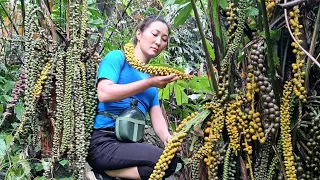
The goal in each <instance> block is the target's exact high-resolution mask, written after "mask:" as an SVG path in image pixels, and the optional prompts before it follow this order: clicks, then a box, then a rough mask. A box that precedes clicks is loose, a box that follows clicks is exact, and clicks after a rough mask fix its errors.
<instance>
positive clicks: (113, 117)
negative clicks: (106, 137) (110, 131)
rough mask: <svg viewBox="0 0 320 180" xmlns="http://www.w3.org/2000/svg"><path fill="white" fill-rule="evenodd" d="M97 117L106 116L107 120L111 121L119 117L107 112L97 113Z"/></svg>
mask: <svg viewBox="0 0 320 180" xmlns="http://www.w3.org/2000/svg"><path fill="white" fill-rule="evenodd" d="M98 114H99V115H103V116H107V117H109V118H112V119H117V118H118V117H119V116H117V115H114V114H112V113H109V112H107V111H103V112H98Z"/></svg>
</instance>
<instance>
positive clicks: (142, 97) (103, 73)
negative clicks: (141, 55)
mask: <svg viewBox="0 0 320 180" xmlns="http://www.w3.org/2000/svg"><path fill="white" fill-rule="evenodd" d="M148 77H150V75H149V74H147V73H143V72H140V71H138V70H136V69H134V68H133V67H131V66H130V65H129V63H128V62H127V61H126V60H125V56H124V53H123V52H122V51H120V50H113V51H110V52H109V53H108V54H107V55H106V56H105V57H104V58H103V59H102V61H101V62H100V65H99V69H98V81H99V79H101V78H106V79H109V80H111V81H112V82H113V83H115V84H128V83H132V82H135V81H139V80H143V79H146V78H148ZM132 97H133V98H135V99H137V100H138V108H139V109H140V110H141V111H142V112H143V113H144V115H146V112H148V111H149V110H150V108H151V107H153V106H155V105H159V99H158V90H157V88H156V87H151V88H148V89H146V90H145V91H143V92H141V93H139V94H136V95H134V96H132ZM130 102H131V97H129V98H126V99H123V100H120V101H116V102H104V103H103V102H99V101H98V107H97V112H103V111H107V112H110V113H112V114H115V115H119V114H120V113H121V112H122V111H123V110H125V109H126V108H128V107H129V106H130ZM114 124H115V120H114V119H112V118H109V117H106V116H103V115H99V114H97V115H96V116H95V119H94V125H93V127H94V128H95V129H99V128H106V127H114Z"/></svg>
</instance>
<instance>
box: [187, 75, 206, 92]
mask: <svg viewBox="0 0 320 180" xmlns="http://www.w3.org/2000/svg"><path fill="white" fill-rule="evenodd" d="M188 84H189V86H190V87H191V89H192V90H193V91H202V92H211V89H210V84H209V80H208V78H207V77H194V78H193V79H192V80H190V81H189V83H188Z"/></svg>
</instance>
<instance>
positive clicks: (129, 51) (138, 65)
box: [124, 43, 192, 81]
mask: <svg viewBox="0 0 320 180" xmlns="http://www.w3.org/2000/svg"><path fill="white" fill-rule="evenodd" d="M124 51H125V56H126V60H127V61H128V63H129V64H130V65H131V66H132V67H133V68H135V69H137V70H138V71H141V72H145V73H148V74H151V75H154V76H167V75H170V74H176V75H177V76H178V77H179V79H182V80H186V81H187V80H191V79H192V76H191V75H188V74H185V73H183V72H181V71H178V70H175V69H172V68H169V67H158V66H151V65H149V64H145V63H143V62H140V61H139V60H138V59H137V58H136V57H135V56H134V45H133V44H131V43H127V44H125V46H124Z"/></svg>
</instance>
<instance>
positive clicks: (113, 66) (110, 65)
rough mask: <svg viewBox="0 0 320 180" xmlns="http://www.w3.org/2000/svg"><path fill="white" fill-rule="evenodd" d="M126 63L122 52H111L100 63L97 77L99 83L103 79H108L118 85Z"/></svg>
mask: <svg viewBox="0 0 320 180" xmlns="http://www.w3.org/2000/svg"><path fill="white" fill-rule="evenodd" d="M124 61H125V57H124V54H123V53H122V51H120V50H113V51H110V52H109V53H108V54H107V55H106V56H105V57H104V58H103V59H102V61H101V62H100V65H99V69H98V77H97V78H98V81H99V79H101V78H106V79H109V80H111V81H112V82H113V83H117V82H118V80H119V76H120V72H121V69H122V66H123V64H124Z"/></svg>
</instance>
